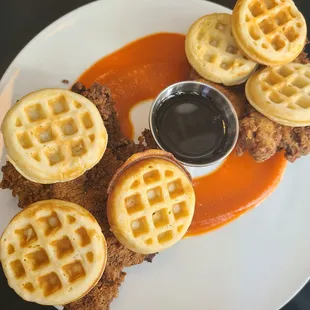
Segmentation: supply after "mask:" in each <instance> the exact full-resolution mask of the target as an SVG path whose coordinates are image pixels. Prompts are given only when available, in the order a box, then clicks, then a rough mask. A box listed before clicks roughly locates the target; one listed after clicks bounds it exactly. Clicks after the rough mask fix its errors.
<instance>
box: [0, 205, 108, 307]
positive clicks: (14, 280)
mask: <svg viewBox="0 0 310 310" xmlns="http://www.w3.org/2000/svg"><path fill="white" fill-rule="evenodd" d="M0 250H1V256H0V257H1V262H2V266H3V270H4V273H5V275H6V277H7V279H8V283H9V285H10V287H12V288H13V289H14V290H15V291H16V293H17V294H18V295H20V296H21V297H22V298H23V299H25V300H27V301H32V302H36V303H39V304H43V305H63V304H67V303H69V302H72V301H74V300H77V299H79V298H81V297H82V296H83V295H85V294H86V293H87V292H89V291H90V290H91V289H92V288H93V287H94V286H95V285H96V283H97V282H98V280H99V279H100V277H101V275H102V273H103V271H104V268H105V265H106V259H107V247H106V241H105V238H104V236H103V234H102V232H101V229H100V226H99V225H98V223H97V221H96V220H95V218H94V217H93V216H92V215H91V214H90V213H89V212H88V211H87V210H86V209H84V208H82V207H80V206H79V205H77V204H74V203H70V202H66V201H62V200H44V201H40V202H36V203H34V204H32V205H30V206H29V207H27V208H26V209H24V210H23V211H21V212H20V213H18V214H17V215H16V216H15V217H14V218H13V219H12V220H11V222H10V223H9V225H8V226H7V228H6V229H5V231H4V233H3V235H2V237H1V240H0Z"/></svg>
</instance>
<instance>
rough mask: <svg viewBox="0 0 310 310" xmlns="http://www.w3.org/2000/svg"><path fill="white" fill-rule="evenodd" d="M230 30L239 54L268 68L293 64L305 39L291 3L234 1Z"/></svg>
mask: <svg viewBox="0 0 310 310" xmlns="http://www.w3.org/2000/svg"><path fill="white" fill-rule="evenodd" d="M232 30H233V34H234V36H235V39H236V41H237V43H238V45H239V47H240V48H241V49H242V50H243V52H244V53H245V54H246V55H247V56H248V57H249V58H251V59H253V60H255V61H257V62H259V63H261V64H264V65H268V66H274V65H281V64H286V63H289V62H291V61H293V60H294V59H295V58H296V57H297V56H298V55H299V54H300V53H301V51H302V50H303V48H304V45H305V42H306V38H307V25H306V21H305V19H304V17H303V15H302V14H301V13H300V12H299V11H298V9H297V7H296V6H295V4H294V2H293V1H292V0H238V1H237V3H236V6H235V8H234V10H233V15H232Z"/></svg>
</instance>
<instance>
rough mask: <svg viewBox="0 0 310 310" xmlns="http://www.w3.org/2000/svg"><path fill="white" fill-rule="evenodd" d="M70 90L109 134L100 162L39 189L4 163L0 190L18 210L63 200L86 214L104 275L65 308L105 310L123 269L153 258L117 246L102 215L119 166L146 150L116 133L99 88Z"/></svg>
mask: <svg viewBox="0 0 310 310" xmlns="http://www.w3.org/2000/svg"><path fill="white" fill-rule="evenodd" d="M72 90H73V91H75V92H77V93H80V94H82V95H83V96H85V97H86V98H88V99H90V100H91V101H92V102H93V103H94V104H95V105H96V106H97V108H98V110H99V112H100V114H101V116H102V119H103V120H104V123H105V126H106V128H107V131H108V134H109V142H108V147H107V150H106V152H105V154H104V156H103V158H102V160H101V161H100V162H99V163H98V164H97V165H96V166H95V167H93V168H92V169H91V170H89V171H87V172H86V173H85V174H84V175H82V176H81V177H79V178H77V179H75V180H73V181H70V182H64V183H56V184H52V185H42V184H37V183H33V182H30V181H28V180H26V179H25V178H24V177H22V176H21V175H20V174H19V173H18V172H17V171H16V170H15V168H14V167H13V165H11V164H10V163H7V164H6V165H5V166H4V167H3V168H2V171H3V180H2V182H1V184H0V187H1V188H3V189H11V190H12V194H13V196H17V197H18V199H19V206H20V207H21V208H24V207H26V206H28V205H29V204H31V203H33V202H35V201H39V200H43V199H63V200H68V201H71V202H75V203H77V204H79V205H81V206H83V207H84V208H86V209H87V210H89V211H90V212H91V213H92V214H93V215H94V216H95V217H96V219H97V221H98V222H99V224H100V226H101V228H102V231H103V233H104V235H105V237H106V240H107V246H108V260H107V266H106V269H105V272H104V274H103V276H102V278H101V279H100V280H99V282H98V284H97V285H96V286H95V288H94V289H92V290H91V291H90V292H89V293H88V294H87V295H86V296H84V297H83V298H82V299H80V300H78V301H76V302H73V303H71V304H69V305H66V306H65V307H66V309H69V310H88V309H91V310H99V309H100V310H105V309H109V305H110V303H111V302H112V300H113V299H114V298H115V297H117V295H118V287H119V285H120V284H121V283H122V282H123V280H124V277H125V273H124V272H123V271H122V270H123V268H124V267H129V266H132V265H136V264H140V263H142V262H143V261H144V260H147V261H151V260H152V258H153V256H154V255H148V256H145V255H141V254H137V253H134V252H132V251H130V250H128V249H127V248H125V247H124V246H123V245H121V244H120V243H119V242H118V240H117V239H116V238H115V236H114V235H113V234H112V233H111V232H110V227H109V224H108V221H107V215H106V201H107V193H106V192H107V187H108V184H109V182H110V180H111V178H112V176H113V175H114V173H115V172H116V170H117V169H118V168H119V167H120V166H121V165H122V164H123V162H124V161H125V160H126V159H127V158H128V157H130V156H131V155H132V154H134V153H137V152H139V151H143V150H145V149H147V146H146V144H145V143H144V138H141V139H140V141H141V142H140V143H139V144H135V143H134V142H132V141H130V140H129V139H127V138H126V137H124V135H123V134H122V133H121V131H120V127H119V125H118V121H117V113H116V111H115V109H114V104H113V101H112V100H111V94H110V91H109V90H108V89H107V88H106V87H103V86H101V85H99V84H94V85H93V86H92V87H90V88H89V89H86V88H85V87H84V86H83V85H82V84H80V83H77V84H75V85H74V86H73V87H72Z"/></svg>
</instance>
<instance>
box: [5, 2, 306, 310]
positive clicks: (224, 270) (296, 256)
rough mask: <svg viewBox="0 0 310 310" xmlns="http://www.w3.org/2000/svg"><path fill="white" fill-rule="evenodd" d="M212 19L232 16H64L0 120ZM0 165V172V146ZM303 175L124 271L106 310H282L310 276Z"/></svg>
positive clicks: (107, 5)
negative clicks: (41, 95)
mask: <svg viewBox="0 0 310 310" xmlns="http://www.w3.org/2000/svg"><path fill="white" fill-rule="evenodd" d="M213 12H229V10H228V9H225V8H223V7H221V6H219V5H216V4H213V3H211V2H206V1H202V0H157V1H155V0H130V1H125V0H123V1H121V0H103V1H98V2H94V3H91V4H89V5H87V6H84V7H82V8H80V9H78V10H76V11H73V12H72V13H69V14H68V15H66V16H64V17H63V18H61V19H59V20H58V21H56V22H55V23H53V24H52V25H50V26H49V27H47V28H46V29H45V30H44V31H42V32H41V33H40V34H39V35H38V36H36V37H35V38H34V39H33V40H32V41H31V42H30V43H29V44H28V45H27V46H26V47H25V48H24V49H23V50H22V52H21V53H20V54H19V55H18V56H17V57H16V59H15V60H14V61H13V63H12V64H11V65H10V67H9V69H8V70H7V72H6V74H5V75H4V77H3V79H2V81H1V84H0V108H1V110H0V121H1V120H2V118H3V116H4V114H5V112H6V111H7V109H8V108H9V106H10V105H11V104H12V103H13V102H15V101H16V100H17V99H18V98H20V97H21V96H22V95H24V94H26V93H28V92H30V91H33V90H35V89H38V88H42V87H63V84H62V83H61V80H62V79H69V80H70V81H71V82H73V81H74V80H76V78H77V77H78V76H79V75H80V74H81V73H82V72H83V71H84V70H85V69H86V68H87V67H89V66H90V65H91V64H92V63H94V62H95V61H96V60H98V59H99V58H101V57H102V56H104V55H106V54H108V53H110V52H112V51H114V50H116V49H117V48H119V47H121V46H123V45H124V44H126V43H128V42H130V41H133V40H135V39H137V38H139V37H141V36H144V35H146V34H150V33H154V32H159V31H171V32H180V33H185V32H186V30H187V29H188V27H189V25H190V24H191V23H192V22H193V21H194V20H195V19H197V18H198V17H200V16H201V15H203V14H207V13H213ZM159 48H160V47H159ZM1 143H2V142H1ZM1 158H2V160H1V165H3V164H5V156H4V150H3V143H2V144H1ZM309 171H310V159H309V158H304V159H301V160H298V161H297V162H296V163H294V164H293V165H291V164H290V165H289V166H288V169H287V171H286V173H285V176H284V179H283V181H282V182H281V184H280V185H279V187H278V188H277V189H276V191H275V192H274V194H273V195H272V196H271V197H269V198H268V199H267V200H266V201H265V202H264V203H263V204H261V205H260V206H259V207H257V208H255V209H253V210H252V211H250V212H248V213H246V214H245V215H244V216H242V217H241V218H240V219H238V220H236V221H234V222H232V223H230V224H228V225H226V226H224V227H222V228H220V229H218V230H216V231H213V232H211V233H208V234H206V235H203V236H200V237H195V238H189V239H186V240H184V241H182V242H180V243H179V244H178V245H176V246H175V247H173V248H172V249H170V250H167V251H165V252H164V253H162V254H160V255H158V256H157V257H156V259H155V260H154V262H153V264H147V263H145V264H142V265H140V266H136V267H132V268H129V269H128V270H126V272H128V276H127V278H126V281H125V282H124V284H123V285H122V287H121V290H120V295H119V297H118V298H117V299H116V300H115V301H114V302H113V304H112V308H111V309H112V310H120V309H136V310H145V309H146V308H148V309H149V310H157V309H162V310H166V309H178V310H190V309H210V310H249V309H251V310H276V309H279V308H280V307H281V306H282V305H283V304H284V303H286V302H287V301H288V300H289V299H290V298H292V297H293V295H294V294H295V293H296V292H297V291H298V290H299V289H300V288H301V287H302V286H303V285H304V284H305V283H306V281H307V280H308V278H309V275H310V242H309V230H310V228H309V227H310V225H309V223H310V202H309V198H308V197H309V196H308V195H309V188H310V179H309ZM236 177H238V176H236ZM239 177H240V176H239ZM244 190H245V191H246V188H245V189H244ZM0 200H1V217H0V230H1V231H2V230H3V229H4V227H5V225H6V224H7V223H8V221H9V219H10V218H11V217H12V216H13V215H14V214H15V213H16V212H17V211H18V209H17V207H16V200H15V199H13V198H12V196H11V193H10V192H9V191H0Z"/></svg>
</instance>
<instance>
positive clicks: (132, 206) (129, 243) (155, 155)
mask: <svg viewBox="0 0 310 310" xmlns="http://www.w3.org/2000/svg"><path fill="white" fill-rule="evenodd" d="M108 193H109V198H108V219H109V224H110V226H111V230H112V231H113V233H114V234H115V236H116V237H117V238H118V240H119V241H120V242H121V243H122V244H123V245H124V246H126V247H128V248H129V249H130V250H132V251H134V252H137V253H142V254H150V253H156V252H160V251H162V250H164V249H166V248H168V247H171V246H172V245H174V244H175V243H176V242H178V241H179V240H180V239H181V238H182V237H183V236H184V234H185V233H186V231H187V229H188V227H189V225H190V223H191V221H192V218H193V215H194V209H195V193H194V189H193V187H192V184H191V179H190V177H189V175H188V173H187V172H186V171H185V170H184V168H183V167H182V166H181V165H180V164H178V162H177V161H176V160H175V159H174V157H173V156H172V155H170V154H168V153H166V152H164V151H159V150H149V151H146V152H144V153H140V154H139V153H138V154H135V155H133V156H132V157H131V158H129V159H128V160H127V161H126V163H125V164H124V166H123V167H121V168H120V170H119V171H118V172H117V173H116V175H115V176H114V178H113V180H112V181H111V184H110V186H109V189H108Z"/></svg>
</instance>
